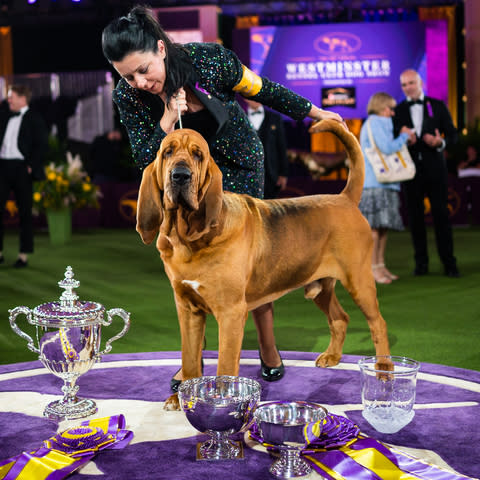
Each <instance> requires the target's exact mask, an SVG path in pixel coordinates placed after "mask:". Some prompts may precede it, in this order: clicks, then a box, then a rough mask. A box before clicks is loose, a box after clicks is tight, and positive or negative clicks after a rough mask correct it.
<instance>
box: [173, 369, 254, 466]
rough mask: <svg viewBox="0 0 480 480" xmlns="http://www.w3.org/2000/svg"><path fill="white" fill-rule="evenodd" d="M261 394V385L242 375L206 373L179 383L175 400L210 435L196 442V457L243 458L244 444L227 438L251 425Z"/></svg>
mask: <svg viewBox="0 0 480 480" xmlns="http://www.w3.org/2000/svg"><path fill="white" fill-rule="evenodd" d="M260 394H261V386H260V384H259V383H258V382H257V381H255V380H252V379H250V378H244V377H234V376H205V377H199V378H192V379H190V380H185V381H184V382H182V383H181V384H180V387H179V388H178V399H179V401H180V407H181V408H182V410H183V411H184V412H185V415H186V417H187V420H188V421H189V422H190V424H191V425H192V426H193V427H194V428H196V429H197V430H198V431H200V432H202V433H206V434H208V435H209V436H210V439H209V440H207V441H206V442H203V443H201V442H200V443H198V444H197V460H231V459H240V458H243V444H242V443H241V442H234V441H232V440H230V439H229V437H230V436H231V435H233V434H235V433H238V432H242V431H245V430H246V429H247V427H248V426H249V424H251V422H252V421H253V415H252V414H253V411H254V409H255V407H256V406H257V403H258V402H259V401H260Z"/></svg>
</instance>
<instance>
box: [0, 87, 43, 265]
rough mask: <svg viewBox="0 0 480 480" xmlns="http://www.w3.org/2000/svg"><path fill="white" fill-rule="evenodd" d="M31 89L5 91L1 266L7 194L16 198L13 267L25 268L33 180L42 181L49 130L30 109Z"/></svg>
mask: <svg viewBox="0 0 480 480" xmlns="http://www.w3.org/2000/svg"><path fill="white" fill-rule="evenodd" d="M31 98H32V93H31V91H30V89H29V88H28V87H26V86H23V85H11V86H10V87H9V88H8V94H7V102H8V107H9V110H8V111H3V110H2V112H1V113H0V263H4V261H5V259H4V257H3V236H4V231H3V217H4V213H5V205H6V203H7V200H8V198H9V196H10V192H13V194H14V195H15V201H16V203H17V207H18V216H19V221H20V242H19V243H20V245H19V253H18V258H17V260H16V262H15V263H14V264H13V266H14V267H15V268H23V267H26V266H27V263H28V262H27V257H28V254H29V253H32V252H33V218H32V206H33V180H43V179H44V178H45V171H44V165H43V162H44V157H45V154H46V152H47V149H48V131H47V127H46V124H45V122H44V120H43V118H42V117H41V116H40V115H39V114H38V113H37V112H35V111H33V110H30V108H29V103H30V100H31Z"/></svg>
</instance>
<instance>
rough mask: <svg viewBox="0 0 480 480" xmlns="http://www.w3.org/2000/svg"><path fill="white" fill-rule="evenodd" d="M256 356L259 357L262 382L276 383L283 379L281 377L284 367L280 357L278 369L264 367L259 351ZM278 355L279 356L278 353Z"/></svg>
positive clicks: (283, 373)
mask: <svg viewBox="0 0 480 480" xmlns="http://www.w3.org/2000/svg"><path fill="white" fill-rule="evenodd" d="M258 355H259V357H260V363H261V365H262V378H263V379H264V380H266V381H267V382H276V381H278V380H280V379H281V378H283V376H284V375H285V366H284V365H283V360H282V357H280V362H281V365H280V366H279V367H269V366H268V365H265V362H264V361H263V359H262V354H261V353H260V350H259V351H258ZM278 355H280V352H278Z"/></svg>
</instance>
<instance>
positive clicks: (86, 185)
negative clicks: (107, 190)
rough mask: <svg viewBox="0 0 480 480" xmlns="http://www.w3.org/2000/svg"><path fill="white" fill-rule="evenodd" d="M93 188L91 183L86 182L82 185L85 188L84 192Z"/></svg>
mask: <svg viewBox="0 0 480 480" xmlns="http://www.w3.org/2000/svg"><path fill="white" fill-rule="evenodd" d="M91 189H92V186H91V185H90V184H89V183H84V184H83V185H82V190H83V191H84V192H89V191H90V190H91Z"/></svg>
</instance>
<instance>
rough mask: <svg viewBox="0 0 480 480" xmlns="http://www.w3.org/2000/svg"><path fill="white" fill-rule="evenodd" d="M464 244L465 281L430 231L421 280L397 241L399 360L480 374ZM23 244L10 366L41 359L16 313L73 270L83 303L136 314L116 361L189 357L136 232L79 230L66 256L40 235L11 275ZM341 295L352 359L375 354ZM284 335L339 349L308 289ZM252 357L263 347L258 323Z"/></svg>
mask: <svg viewBox="0 0 480 480" xmlns="http://www.w3.org/2000/svg"><path fill="white" fill-rule="evenodd" d="M454 239H455V251H456V256H457V259H458V266H459V269H460V271H461V274H462V275H461V277H460V278H458V279H452V278H448V277H446V276H444V275H443V270H442V267H441V264H440V263H439V260H438V256H437V253H436V250H435V244H434V236H433V232H432V231H430V230H429V248H430V258H431V260H430V274H429V275H426V276H424V277H414V276H413V275H412V270H413V258H412V247H411V243H410V237H409V234H408V232H406V231H405V232H392V233H390V234H389V240H388V246H387V264H388V266H389V268H390V269H391V271H393V272H394V273H396V274H398V275H399V276H400V279H399V280H397V281H395V282H393V283H392V284H390V285H378V286H377V294H378V300H379V304H380V310H381V312H382V314H383V316H384V318H385V320H386V321H387V324H388V331H389V339H390V345H391V352H392V354H394V355H402V356H408V357H412V358H414V359H416V360H419V361H420V362H429V363H439V364H444V365H451V366H456V367H462V368H469V369H475V370H480V348H479V340H480V302H479V286H480V253H479V247H478V245H480V229H479V228H478V227H468V228H455V229H454ZM17 245H18V234H17V232H15V231H7V234H6V238H5V244H4V256H5V263H4V264H3V265H0V318H1V319H2V320H1V321H0V363H3V364H5V363H16V362H21V361H29V360H34V359H36V355H35V354H34V353H32V352H30V351H29V350H28V349H27V345H26V341H25V340H23V339H22V338H20V337H19V336H18V335H16V334H15V333H14V332H13V331H12V329H11V327H10V324H9V313H8V310H9V309H12V308H14V307H16V306H20V305H24V306H27V307H29V308H34V307H35V306H37V305H39V304H41V303H45V302H51V301H56V300H58V299H59V296H60V294H61V292H62V290H61V289H60V288H59V287H58V285H57V282H58V281H59V280H61V279H63V276H64V272H65V269H66V267H67V266H68V265H70V266H72V268H73V270H74V273H75V278H76V279H77V280H79V281H80V283H81V284H80V287H79V288H78V290H77V294H78V295H79V297H80V300H84V301H85V300H93V301H96V302H99V303H101V304H103V305H104V306H105V307H106V309H107V310H108V309H110V308H114V307H121V308H123V309H125V310H127V311H129V312H130V313H131V328H130V331H129V332H128V333H127V334H126V336H125V337H124V338H122V339H120V340H118V341H116V342H115V343H113V345H112V346H113V350H112V353H124V352H150V351H160V350H168V351H170V350H179V349H180V334H179V328H178V322H177V317H176V311H175V304H174V300H173V294H172V290H171V287H170V283H169V281H168V279H167V277H166V275H165V273H164V270H163V264H162V262H161V260H160V257H159V255H158V253H157V251H156V250H155V247H154V245H149V246H146V245H144V244H143V243H142V242H141V239H140V237H139V236H138V234H137V233H136V232H135V231H134V229H133V228H132V229H129V230H114V229H111V230H107V229H98V230H97V229H95V230H80V231H75V232H74V234H73V238H72V240H71V242H70V243H69V244H67V245H65V246H61V247H52V246H51V245H50V241H49V238H48V233H47V232H37V233H36V236H35V253H34V254H32V255H31V256H30V257H29V265H28V267H27V268H24V269H14V268H12V266H11V264H12V263H13V262H14V261H15V259H16V254H17V248H18V247H17ZM352 248H355V247H354V245H352ZM286 254H288V253H286ZM226 268H228V267H227V266H226ZM336 293H337V296H338V298H339V300H340V303H341V304H342V306H343V308H344V309H345V310H346V312H347V313H348V314H349V315H350V324H349V328H348V333H347V338H346V341H345V346H344V353H345V354H353V355H369V354H374V350H373V344H372V340H371V338H370V332H369V329H368V326H367V323H366V321H365V319H364V317H363V315H362V313H361V312H360V310H359V309H358V307H357V306H356V305H355V304H354V303H353V301H352V299H351V298H350V297H349V295H348V294H347V292H346V291H345V290H344V288H343V287H342V286H341V285H340V284H339V283H338V284H337V287H336ZM16 321H17V325H18V326H19V327H20V328H22V330H25V331H27V333H29V334H31V335H32V334H33V327H32V326H31V325H28V323H27V321H26V317H25V316H24V315H20V316H18V317H17V320H16ZM120 324H121V320H120V319H118V318H117V319H116V320H114V323H113V324H112V325H111V326H110V327H104V328H103V329H102V337H103V340H102V346H103V345H104V343H105V340H106V339H108V338H109V337H111V336H112V335H114V334H115V333H116V332H117V331H118V330H119V329H120V328H121V325H120ZM275 335H276V338H277V345H278V347H279V349H280V350H297V351H314V352H322V351H323V350H324V349H325V348H326V347H327V345H328V341H329V330H328V326H327V322H326V319H325V317H324V315H323V313H322V312H321V311H320V310H318V309H317V308H316V307H315V306H314V304H313V302H312V301H310V300H305V299H304V298H303V291H302V290H298V291H295V292H292V293H290V294H288V295H286V296H285V297H283V298H281V299H279V300H277V301H276V302H275ZM206 339H207V349H208V350H216V349H217V348H218V341H217V325H216V322H215V320H214V318H213V317H211V316H209V317H208V318H207V333H206ZM243 348H244V349H245V350H256V349H257V348H258V347H257V340H256V332H255V328H254V325H253V322H252V320H251V318H249V320H248V321H247V325H246V328H245V336H244V341H243Z"/></svg>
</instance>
